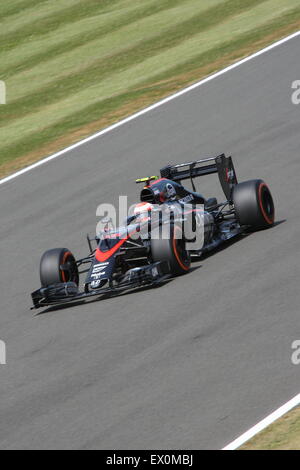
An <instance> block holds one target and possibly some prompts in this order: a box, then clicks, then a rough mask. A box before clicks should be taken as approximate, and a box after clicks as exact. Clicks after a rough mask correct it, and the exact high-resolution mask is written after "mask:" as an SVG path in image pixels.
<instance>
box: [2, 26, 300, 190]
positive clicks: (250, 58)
mask: <svg viewBox="0 0 300 470" xmlns="http://www.w3.org/2000/svg"><path fill="white" fill-rule="evenodd" d="M297 36H300V31H297V32H296V33H293V34H291V35H290V36H287V37H286V38H284V39H281V40H280V41H277V42H275V43H274V44H271V45H270V46H268V47H266V48H264V49H262V50H260V51H258V52H256V53H255V54H252V55H250V56H248V57H246V58H245V59H242V60H240V61H239V62H236V63H234V64H232V65H230V66H229V67H226V68H225V69H223V70H220V71H219V72H217V73H215V74H213V75H210V76H209V77H207V78H205V79H204V80H201V81H200V82H197V83H194V84H193V85H191V86H189V87H188V88H184V89H183V90H181V91H179V92H178V93H175V94H173V95H170V96H168V97H167V98H165V99H163V100H161V101H158V102H157V103H155V104H153V105H151V106H149V107H148V108H145V109H143V110H141V111H139V112H138V113H135V114H133V115H131V116H129V117H128V118H126V119H123V120H122V121H119V122H117V123H116V124H113V125H112V126H110V127H107V128H106V129H103V130H102V131H100V132H97V133H96V134H93V135H91V136H90V137H88V138H87V139H84V140H81V141H79V142H77V143H76V144H74V145H71V146H70V147H67V148H65V149H64V150H61V151H60V152H57V153H55V154H53V155H50V156H49V157H47V158H44V159H43V160H40V161H38V162H37V163H34V164H33V165H30V166H28V167H26V168H24V169H23V170H20V171H18V172H16V173H13V174H12V175H10V176H7V177H6V178H3V179H2V180H0V185H1V184H4V183H7V182H8V181H11V180H13V179H14V178H17V176H20V175H23V174H24V173H27V172H28V171H31V170H33V169H34V168H37V167H39V166H41V165H44V164H45V163H48V162H50V161H51V160H54V159H55V158H58V157H61V156H62V155H64V154H65V153H67V152H70V151H71V150H74V149H76V148H78V147H80V146H81V145H84V144H86V143H88V142H90V141H92V140H94V139H97V137H101V136H102V135H104V134H107V133H108V132H111V131H113V130H114V129H117V128H118V127H121V126H123V125H124V124H126V123H128V122H130V121H133V120H134V119H136V118H138V117H140V116H143V115H144V114H146V113H148V112H149V111H152V110H153V109H156V108H159V107H160V106H162V105H164V104H166V103H168V102H169V101H172V100H174V99H175V98H178V97H179V96H182V95H184V94H185V93H188V92H189V91H192V90H194V89H195V88H198V87H200V86H201V85H204V84H205V83H208V82H210V81H211V80H214V79H215V78H217V77H220V76H221V75H224V74H225V73H227V72H230V71H231V70H234V69H235V68H237V67H239V66H240V65H242V64H245V63H246V62H249V61H250V60H252V59H255V58H256V57H259V56H260V55H262V54H265V53H266V52H268V51H271V50H272V49H274V48H275V47H278V46H281V45H282V44H284V43H286V42H287V41H290V40H291V39H294V38H296V37H297Z"/></svg>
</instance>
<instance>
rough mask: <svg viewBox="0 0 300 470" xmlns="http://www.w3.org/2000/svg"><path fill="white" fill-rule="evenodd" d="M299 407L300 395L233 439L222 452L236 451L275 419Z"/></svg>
mask: <svg viewBox="0 0 300 470" xmlns="http://www.w3.org/2000/svg"><path fill="white" fill-rule="evenodd" d="M299 405H300V393H299V395H297V396H296V397H294V398H292V400H290V401H288V402H287V403H286V404H285V405H283V406H281V407H280V408H278V410H276V411H274V412H273V413H272V414H270V415H269V416H267V417H266V418H265V419H263V420H262V421H260V422H259V423H258V424H256V425H255V426H253V428H251V429H249V431H247V432H245V433H244V434H242V435H241V436H240V437H238V438H237V439H235V440H234V441H233V442H231V443H230V444H228V445H227V446H226V447H224V449H222V450H236V449H238V448H239V447H241V446H242V445H243V444H245V442H247V441H249V440H250V439H252V437H254V436H256V434H258V433H259V432H261V431H263V430H264V429H266V428H267V427H268V426H270V424H273V423H274V422H275V421H277V419H279V418H281V417H282V416H284V415H285V414H286V413H288V412H289V411H291V410H292V409H293V408H296V406H299Z"/></svg>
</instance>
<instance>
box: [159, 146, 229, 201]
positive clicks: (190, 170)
mask: <svg viewBox="0 0 300 470" xmlns="http://www.w3.org/2000/svg"><path fill="white" fill-rule="evenodd" d="M213 173H218V175H219V180H220V183H221V186H222V189H223V191H224V194H225V196H226V199H227V200H228V201H231V200H232V191H233V188H234V186H235V185H236V184H237V183H238V181H237V177H236V173H235V169H234V165H233V162H232V158H231V157H226V156H225V154H221V155H218V156H217V157H209V158H204V159H202V160H197V161H195V162H189V163H180V164H178V165H168V166H166V167H164V168H162V169H161V170H160V174H161V177H162V178H168V179H170V180H173V181H177V182H181V181H182V180H188V179H189V180H191V181H192V185H193V189H194V190H195V187H194V182H193V179H194V178H198V177H199V176H204V175H210V174H213Z"/></svg>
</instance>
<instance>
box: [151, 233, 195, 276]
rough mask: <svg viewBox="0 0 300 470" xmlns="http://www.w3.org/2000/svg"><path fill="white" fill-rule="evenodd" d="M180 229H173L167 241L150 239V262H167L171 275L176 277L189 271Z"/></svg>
mask: <svg viewBox="0 0 300 470" xmlns="http://www.w3.org/2000/svg"><path fill="white" fill-rule="evenodd" d="M179 232H181V229H180V228H178V227H174V228H173V229H172V230H171V236H170V238H168V239H162V238H159V239H157V240H155V239H151V253H152V260H153V261H154V262H157V261H168V262H169V265H170V269H171V273H172V274H174V275H176V276H178V275H181V274H185V273H187V272H188V271H189V270H190V266H191V257H190V254H189V252H188V251H187V250H186V248H185V241H184V240H183V237H182V236H181V233H179Z"/></svg>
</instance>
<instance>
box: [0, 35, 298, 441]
mask: <svg viewBox="0 0 300 470" xmlns="http://www.w3.org/2000/svg"><path fill="white" fill-rule="evenodd" d="M299 47H300V39H299V37H298V38H296V39H293V40H291V41H289V42H288V43H286V44H284V45H281V46H280V47H277V48H276V49H274V50H272V51H270V52H268V53H267V54H264V55H263V56H260V57H258V58H256V59H255V60H252V61H250V62H248V63H246V64H244V65H242V66H241V67H238V68H237V69H235V70H233V71H231V72H229V73H227V74H225V75H224V76H221V77H219V78H216V79H215V80H213V81H211V82H209V83H207V84H205V85H204V86H201V87H200V88H198V89H196V90H193V91H192V92H190V93H188V94H186V95H184V96H181V97H179V98H177V99H175V100H173V101H171V102H169V103H168V104H166V105H164V106H162V107H160V108H157V109H155V110H154V111H151V112H149V113H147V114H145V115H144V116H142V117H140V118H138V119H136V120H134V121H132V122H130V123H128V124H126V125H124V126H122V127H120V128H118V129H115V130H114V131H112V132H110V133H108V134H106V135H104V136H102V137H101V138H99V139H96V140H95V141H92V142H89V143H88V144H86V145H84V146H82V147H80V148H77V149H76V150H74V151H72V152H70V153H68V154H66V155H65V156H63V157H61V158H58V159H57V160H54V161H52V162H49V163H47V164H45V165H43V166H41V167H39V168H37V169H35V170H33V171H31V172H29V173H27V174H24V175H22V176H20V177H18V178H16V179H15V180H12V181H10V182H8V183H6V184H3V185H2V186H1V187H0V211H1V226H0V237H1V242H0V245H1V315H0V338H1V339H2V340H4V341H5V342H6V343H7V360H8V364H7V366H0V423H1V427H0V448H1V449H15V448H21V449H32V448H33V449H45V448H47V449H49V448H50V449H55V448H58V449H61V448H64V449H71V448H83V449H87V448H88V449H91V448H98V449H132V448H135V449H153V448H160V449H161V448H165V449H176V448H180V449H199V448H200V449H207V448H222V447H223V446H225V445H226V444H227V443H228V442H230V441H232V440H233V439H234V438H235V437H237V436H238V435H240V434H241V433H243V432H244V431H246V430H247V429H248V428H249V427H251V426H253V425H254V424H255V423H256V422H257V421H259V420H260V419H262V418H263V417H264V416H266V415H267V414H268V413H270V412H271V411H273V410H274V409H275V408H277V407H278V406H280V405H282V404H283V403H284V402H285V401H287V400H288V399H290V398H291V397H293V396H294V395H296V394H297V393H299V374H300V369H299V366H298V367H297V366H294V365H292V363H291V354H292V350H291V343H292V342H293V341H294V340H296V339H300V330H299V305H300V289H299V265H300V263H299V261H300V259H299V236H300V191H299V174H300V156H299V153H300V133H299V129H300V106H295V105H293V104H292V102H291V93H292V90H291V84H292V82H293V81H294V80H297V79H299V78H300V67H299ZM220 152H226V153H228V154H232V155H233V157H234V161H235V164H236V169H237V173H238V175H239V179H240V180H246V179H251V178H257V177H259V178H263V179H265V180H266V181H267V183H268V184H269V185H270V187H271V189H272V191H273V193H274V198H275V201H276V207H277V221H279V222H280V223H278V224H277V225H276V226H275V227H274V228H273V229H271V230H268V231H264V232H260V233H256V234H252V235H250V236H247V237H244V238H242V239H241V240H239V241H238V242H236V243H233V244H231V245H230V246H228V247H227V248H226V249H224V250H221V251H219V252H218V253H216V254H214V255H212V256H210V257H208V258H206V259H204V260H202V261H201V262H198V263H196V264H194V266H193V267H194V268H195V269H194V270H193V271H192V272H190V273H189V274H187V275H186V276H184V277H181V278H178V279H176V280H173V281H172V282H170V283H168V284H166V285H164V286H163V287H161V288H158V289H152V290H151V289H148V290H144V291H141V292H137V293H134V294H128V295H123V296H120V297H118V298H114V299H110V300H105V301H102V302H90V303H87V304H84V305H76V306H72V307H68V308H64V309H60V310H56V311H46V312H45V311H42V312H41V313H43V314H41V315H38V316H36V315H35V313H32V312H30V311H29V307H30V298H29V294H30V292H31V291H33V290H34V289H35V288H37V287H38V286H39V278H38V266H39V260H40V256H41V254H42V253H43V252H44V251H45V250H46V249H48V248H52V247H56V246H66V247H68V248H70V249H71V250H73V251H74V253H75V254H76V255H77V256H83V255H85V254H86V253H87V251H86V243H85V234H86V232H87V231H90V232H92V233H93V232H94V230H95V226H96V222H97V218H96V208H97V206H98V204H100V203H102V202H112V203H116V202H117V200H118V195H119V194H128V196H129V198H130V201H132V202H133V201H134V200H135V198H136V197H137V193H138V187H136V186H135V184H134V179H135V177H139V176H144V175H147V174H149V173H150V174H155V173H157V172H158V170H159V168H160V167H161V166H163V165H164V164H165V163H167V162H169V161H172V162H181V161H186V160H190V159H194V158H197V157H200V156H202V155H206V154H218V153H220ZM199 184H200V185H199V186H198V188H199V190H200V191H201V192H203V193H204V194H205V195H206V196H207V197H208V196H214V195H215V194H217V195H219V194H220V190H219V187H218V182H217V179H216V178H215V177H214V176H213V177H209V178H208V179H206V178H204V179H203V180H201V182H199Z"/></svg>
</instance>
